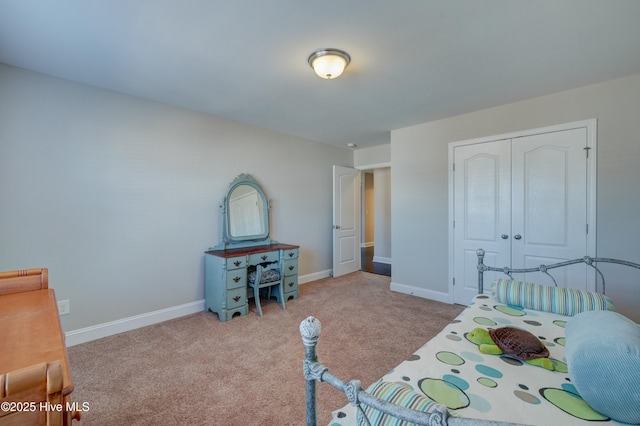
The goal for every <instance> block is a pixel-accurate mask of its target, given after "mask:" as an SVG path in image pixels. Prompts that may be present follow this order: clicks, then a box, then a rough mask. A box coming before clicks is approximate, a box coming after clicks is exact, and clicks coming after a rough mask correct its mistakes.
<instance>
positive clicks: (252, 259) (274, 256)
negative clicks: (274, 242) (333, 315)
mask: <svg viewBox="0 0 640 426" xmlns="http://www.w3.org/2000/svg"><path fill="white" fill-rule="evenodd" d="M279 259H280V252H279V251H277V250H276V251H265V252H262V253H254V254H250V255H249V264H250V265H257V264H258V263H264V262H277V261H278V260H279Z"/></svg>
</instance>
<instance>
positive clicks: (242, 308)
mask: <svg viewBox="0 0 640 426" xmlns="http://www.w3.org/2000/svg"><path fill="white" fill-rule="evenodd" d="M269 204H270V203H269V200H268V199H267V198H266V196H265V195H264V192H263V191H262V188H261V187H260V185H258V183H257V182H256V181H255V179H253V178H252V177H251V176H250V175H247V174H242V175H240V176H238V177H237V178H236V179H235V180H234V181H233V182H231V184H230V185H229V190H228V192H227V196H226V197H225V199H224V202H223V203H222V204H221V205H220V208H221V209H222V218H223V220H222V235H223V239H222V241H221V242H220V244H218V245H217V246H216V247H213V248H211V249H209V250H208V251H206V252H205V310H206V311H211V312H215V313H217V314H218V318H219V319H220V321H228V320H230V319H231V318H233V317H234V316H243V315H247V314H248V313H249V299H250V298H251V297H253V298H255V303H256V308H257V311H258V314H259V315H262V309H261V304H260V294H266V296H267V297H268V298H271V297H275V298H276V300H277V301H278V303H279V304H280V306H281V307H282V309H285V302H287V301H289V300H293V299H297V298H298V296H299V292H298V254H299V250H300V247H299V246H297V245H292V244H281V243H278V242H277V241H274V240H272V239H271V238H270V237H269V210H270V205H269Z"/></svg>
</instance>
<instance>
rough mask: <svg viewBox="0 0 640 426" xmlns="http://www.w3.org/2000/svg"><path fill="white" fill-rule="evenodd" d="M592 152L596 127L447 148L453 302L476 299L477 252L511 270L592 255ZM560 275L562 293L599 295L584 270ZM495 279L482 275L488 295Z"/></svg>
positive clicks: (571, 125)
mask: <svg viewBox="0 0 640 426" xmlns="http://www.w3.org/2000/svg"><path fill="white" fill-rule="evenodd" d="M595 148H596V120H587V121H581V122H577V123H568V124H564V125H559V126H553V127H548V128H543V129H535V130H529V131H523V132H518V133H513V134H509V135H501V136H495V137H490V138H482V139H474V140H469V141H461V142H454V143H451V144H449V163H450V169H449V170H450V174H449V219H450V223H451V229H450V241H449V244H450V256H449V257H450V259H449V275H450V285H449V290H450V292H449V294H450V295H452V296H453V297H452V300H451V301H452V302H454V303H459V304H465V305H466V304H468V303H469V302H470V301H471V299H472V298H473V297H474V296H475V295H476V294H477V284H478V271H477V267H476V266H477V255H476V250H477V249H478V248H482V249H484V250H485V252H486V254H485V264H487V265H491V266H498V267H502V266H508V267H511V268H529V267H537V266H539V265H542V264H551V263H555V262H560V261H563V260H568V259H574V258H580V257H583V256H585V255H590V256H595V214H596V209H595V191H596V185H595V182H596V180H595V173H596V167H595V166H596V149H595ZM563 269H567V271H566V272H563V273H554V274H553V275H554V278H555V279H556V282H557V284H558V286H562V287H567V288H580V289H585V290H593V289H594V287H595V280H594V274H593V273H592V270H591V271H590V270H588V269H587V267H586V266H577V267H572V268H563ZM497 277H506V276H505V275H503V274H498V273H485V288H484V290H485V292H489V291H490V289H491V286H490V283H491V281H493V279H495V278H497ZM514 278H516V279H524V280H526V279H527V277H526V276H522V275H520V276H516V277H514ZM530 279H531V280H533V279H535V280H536V282H541V281H542V282H541V283H543V284H550V285H553V281H552V280H551V279H546V277H542V278H537V277H536V278H533V277H530Z"/></svg>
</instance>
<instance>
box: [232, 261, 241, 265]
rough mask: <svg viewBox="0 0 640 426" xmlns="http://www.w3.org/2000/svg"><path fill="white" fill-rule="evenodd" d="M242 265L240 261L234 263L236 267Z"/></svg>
mask: <svg viewBox="0 0 640 426" xmlns="http://www.w3.org/2000/svg"><path fill="white" fill-rule="evenodd" d="M241 263H242V262H240V261H239V260H236V261H235V262H233V264H234V265H236V266H240V264H241Z"/></svg>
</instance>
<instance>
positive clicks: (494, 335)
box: [467, 327, 555, 371]
mask: <svg viewBox="0 0 640 426" xmlns="http://www.w3.org/2000/svg"><path fill="white" fill-rule="evenodd" d="M467 339H469V341H470V342H472V343H475V344H476V345H478V349H479V350H480V352H482V353H483V354H490V355H500V354H506V355H508V356H510V357H512V358H516V359H519V360H522V361H525V362H527V363H529V364H531V365H537V366H538V367H542V368H545V369H547V370H551V371H553V370H554V369H555V368H554V366H553V362H552V361H551V360H550V359H549V358H548V357H549V349H547V347H546V346H545V345H544V343H542V342H541V341H540V340H539V339H538V338H537V337H536V336H534V335H533V334H531V333H529V332H528V331H526V330H521V329H519V328H514V327H500V328H495V329H491V330H488V331H487V330H485V329H484V328H474V329H473V330H471V331H470V332H469V333H467Z"/></svg>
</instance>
